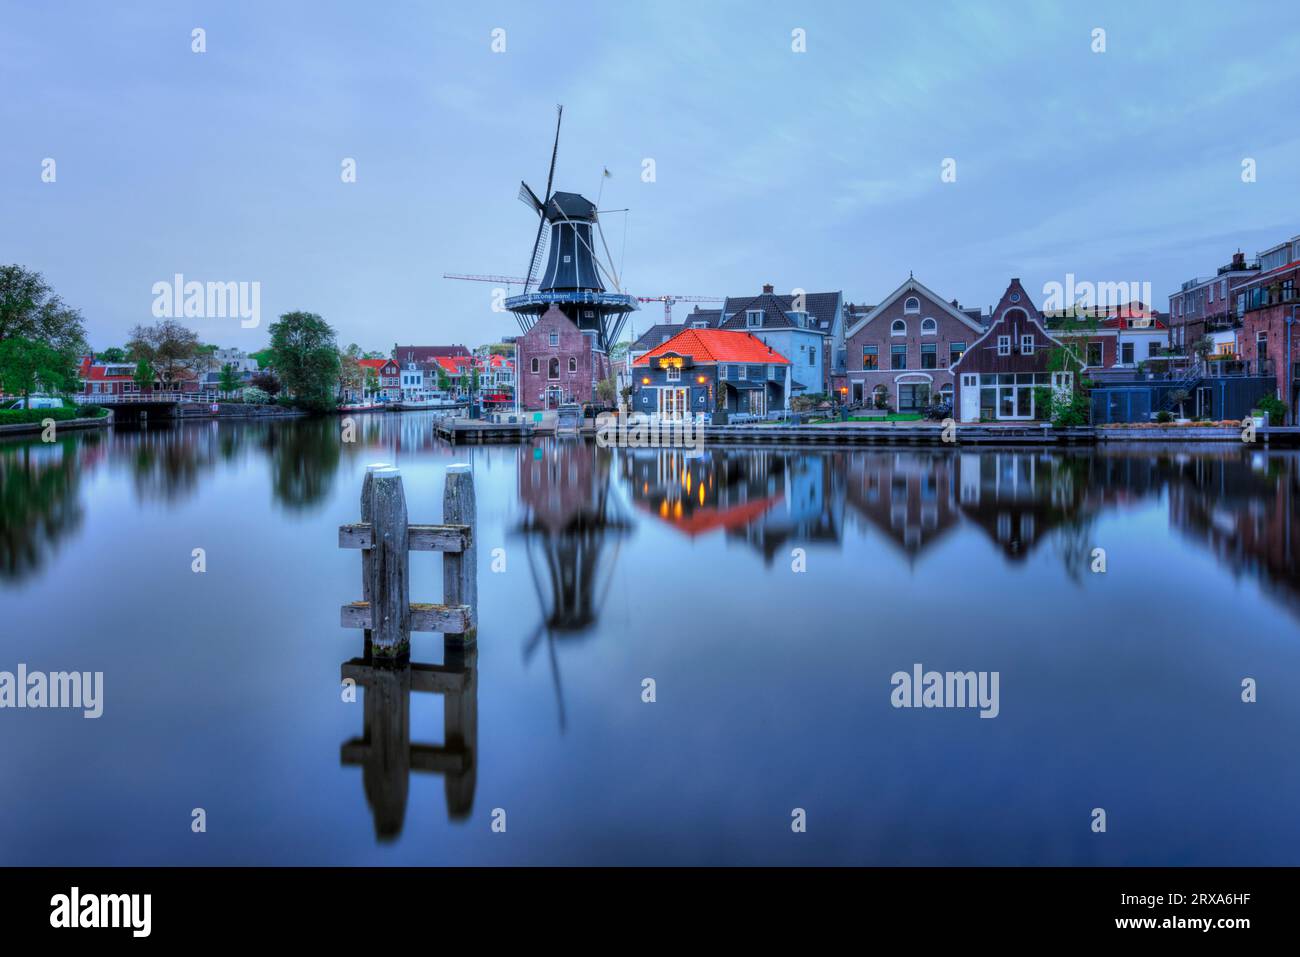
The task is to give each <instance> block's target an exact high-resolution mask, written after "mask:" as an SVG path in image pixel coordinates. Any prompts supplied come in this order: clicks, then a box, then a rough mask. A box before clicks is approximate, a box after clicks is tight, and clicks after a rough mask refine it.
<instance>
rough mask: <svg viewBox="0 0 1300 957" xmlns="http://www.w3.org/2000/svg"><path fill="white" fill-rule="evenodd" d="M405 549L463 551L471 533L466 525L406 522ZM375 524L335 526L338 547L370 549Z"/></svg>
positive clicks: (373, 543) (373, 540)
mask: <svg viewBox="0 0 1300 957" xmlns="http://www.w3.org/2000/svg"><path fill="white" fill-rule="evenodd" d="M407 529H408V538H407V545H406V547H407V549H408V550H409V551H412V552H463V551H465V550H466V549H468V548H469V546H470V542H471V540H472V536H473V532H472V531H471V530H470V527H469V526H468V525H408V526H407ZM374 547H375V527H374V525H373V524H371V523H370V522H353V523H352V524H350V525H340V526H339V548H374Z"/></svg>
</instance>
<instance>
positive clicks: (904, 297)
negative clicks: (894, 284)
mask: <svg viewBox="0 0 1300 957" xmlns="http://www.w3.org/2000/svg"><path fill="white" fill-rule="evenodd" d="M850 315H851V316H852V317H853V319H852V324H851V325H850V326H849V328H848V329H847V330H846V342H847V349H848V360H847V366H848V369H847V373H846V378H847V382H846V387H847V389H848V391H847V393H844V395H845V396H846V398H847V400H848V401H849V403H850V404H853V405H872V406H874V407H876V408H886V407H889V408H895V409H897V410H898V411H899V412H920V411H922V410H923V409H925V408H926V406H928V405H931V404H932V403H933V402H935V401H938V400H939V399H940V398H947V399H951V398H952V394H953V377H952V374H951V373H950V372H949V368H950V366H951V365H952V364H953V363H954V362H956V361H958V360H959V359H960V358H961V357H962V355H963V354H964V353H965V352H966V350H967V348H969V346H970V345H971V343H972V342H974V341H975V340H976V339H977V338H979V337H980V336H981V335H982V334H983V332H984V327H983V325H982V324H981V323H980V320H979V311H978V310H969V309H962V308H961V306H960V305H958V304H957V303H956V302H955V301H954V302H948V301H946V300H944V298H943V297H942V296H939V295H937V294H936V293H934V292H932V291H931V290H930V289H928V288H927V287H926V286H925V285H923V284H922V283H921V282H920V280H918V279H916V278H914V277H911V276H909V277H908V278H907V280H906V281H905V282H903V284H902V285H900V286H899V287H898V288H897V289H895V290H894V291H893V292H892V293H890V294H889V295H888V296H887V297H886V298H885V299H884V300H882V301H881V302H880V304H879V305H877V306H874V307H872V308H870V309H869V310H867V311H866V312H862V311H859V310H853V311H851V312H850Z"/></svg>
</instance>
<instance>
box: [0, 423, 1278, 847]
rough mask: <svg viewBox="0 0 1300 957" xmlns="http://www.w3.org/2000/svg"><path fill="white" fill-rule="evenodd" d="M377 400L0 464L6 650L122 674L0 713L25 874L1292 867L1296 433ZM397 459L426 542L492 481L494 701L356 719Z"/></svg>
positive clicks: (481, 536)
mask: <svg viewBox="0 0 1300 957" xmlns="http://www.w3.org/2000/svg"><path fill="white" fill-rule="evenodd" d="M358 421H359V427H358V432H357V436H356V439H357V440H356V441H355V442H351V443H345V442H342V441H341V440H340V431H339V425H340V423H339V422H338V421H337V420H332V419H327V420H314V421H309V420H298V421H288V422H274V423H272V422H246V423H239V422H226V423H217V422H203V423H187V424H183V425H179V426H176V427H172V428H166V427H163V428H158V429H154V430H149V431H127V430H117V431H109V432H104V433H99V432H86V433H79V434H68V435H65V436H64V437H62V438H60V439H59V440H58V441H57V442H54V443H50V444H43V443H41V442H39V441H7V442H4V443H3V444H0V605H2V607H0V611H2V613H3V614H2V616H0V621H3V622H4V626H3V630H2V631H0V670H3V671H10V672H13V671H15V670H16V669H17V667H18V665H19V664H20V663H21V664H25V665H26V667H27V669H29V670H41V671H45V672H54V671H66V670H77V671H89V672H95V671H101V672H103V676H104V677H103V683H104V691H103V714H102V716H101V717H99V718H98V719H86V718H83V716H82V714H81V713H80V712H78V711H69V710H50V709H45V710H39V709H22V710H18V709H5V710H3V711H0V723H2V724H3V732H2V733H0V766H2V767H3V768H4V771H5V773H4V775H3V778H2V779H0V864H5V865H15V864H68V865H74V864H75V865H91V864H164V863H166V864H188V863H210V864H299V863H302V864H505V863H519V864H543V863H562V864H570V863H573V864H576V863H586V864H625V863H643V864H758V863H787V864H798V863H827V864H1004V865H1011V864H1083V865H1089V864H1097V865H1102V864H1107V865H1111V864H1113V865H1120V864H1136V865H1142V864H1208V865H1230V864H1240V865H1247V864H1252V865H1281V864H1290V865H1294V864H1297V863H1300V829H1298V828H1297V826H1296V823H1295V822H1296V808H1297V807H1298V806H1300V762H1298V761H1297V759H1296V757H1295V751H1296V740H1297V732H1298V731H1300V629H1298V628H1297V620H1298V618H1300V574H1298V573H1297V563H1298V561H1300V460H1298V459H1297V456H1296V454H1295V453H1290V452H1269V451H1265V450H1256V449H1253V448H1250V447H1242V446H1238V445H1231V446H1230V445H1226V444H1225V445H1214V446H1210V445H1206V446H1200V447H1169V448H1161V449H1158V450H1153V449H1150V448H1142V449H1114V448H1106V449H1101V450H1091V449H1071V450H1042V449H1033V450H1015V449H1001V450H999V449H981V450H978V451H970V452H964V451H960V450H950V449H941V448H935V449H907V450H904V449H895V448H888V449H885V448H881V449H862V448H858V449H852V450H844V451H835V450H812V451H809V450H802V449H800V450H789V451H782V450H779V449H770V448H764V449H759V450H746V449H741V448H734V447H726V448H716V449H710V448H706V449H705V450H704V452H703V454H702V455H700V456H698V457H695V458H690V457H687V456H686V455H684V454H683V453H682V452H681V451H678V450H635V451H627V450H609V449H601V448H597V447H595V446H594V445H592V444H589V443H588V444H584V443H583V442H581V441H578V440H564V441H558V442H557V441H554V440H549V439H548V440H544V441H539V442H537V443H535V444H530V445H525V446H499V447H492V446H486V447H477V448H464V449H457V450H453V449H451V448H449V447H448V446H446V445H445V444H442V443H439V442H438V441H436V440H435V439H434V438H433V437H432V434H431V429H430V425H431V420H430V419H429V417H428V416H425V415H421V414H403V415H400V416H399V415H392V414H390V415H387V416H385V415H372V416H368V417H361V418H360V419H359V420H358ZM380 460H386V461H394V462H396V463H397V464H399V465H400V466H401V468H402V471H403V475H404V477H405V483H406V493H407V504H408V508H409V512H410V516H411V520H412V521H413V522H437V521H439V520H440V519H441V500H442V480H443V474H444V471H445V469H446V467H447V466H448V465H449V464H452V463H454V462H460V461H468V462H470V463H472V466H473V471H474V475H475V481H476V488H477V496H478V514H479V526H480V527H479V529H478V539H477V541H478V560H479V597H480V609H479V621H480V624H479V642H478V651H477V655H476V656H473V657H472V658H471V659H469V660H468V662H467V666H468V667H469V668H471V669H472V671H473V675H472V678H473V680H472V681H471V680H467V681H466V682H464V684H463V687H464V688H465V695H467V696H468V699H472V700H468V699H467V698H462V699H461V700H458V701H456V702H449V701H448V699H447V698H446V697H445V696H444V695H441V694H438V693H433V692H429V691H420V690H410V689H409V682H408V684H407V685H405V686H403V685H400V683H399V685H398V686H395V687H397V691H396V692H394V690H393V688H391V687H390V688H389V689H388V691H387V692H386V694H385V695H384V697H383V700H382V702H381V701H380V699H379V698H378V697H377V698H376V699H375V702H374V703H372V706H371V707H369V708H367V707H366V705H365V699H366V692H364V691H362V692H360V693H359V694H358V695H357V696H356V700H355V701H350V700H345V699H347V698H348V697H349V695H348V693H347V688H346V687H345V686H344V685H343V684H341V681H340V669H341V667H342V666H343V664H344V663H345V662H348V661H349V660H350V659H352V658H354V657H356V656H357V655H359V654H360V653H361V638H360V633H358V632H355V631H348V630H344V629H342V628H341V627H340V626H339V607H340V605H341V604H343V603H345V602H348V601H352V600H354V599H358V598H360V597H361V596H360V571H359V564H360V563H359V557H358V553H357V552H355V551H344V550H341V549H339V548H338V547H337V543H338V535H337V527H338V526H339V525H340V524H343V523H347V522H353V521H356V520H357V519H358V515H359V505H358V494H359V489H360V483H361V477H362V474H363V471H364V466H365V464H366V463H368V462H373V461H380ZM195 549H202V550H203V552H202V554H203V557H204V561H205V564H206V570H205V571H202V572H195V571H194V570H193V566H194V562H195V558H194V554H195ZM1099 550H1100V551H1099ZM438 561H439V559H438V557H437V556H436V555H433V554H417V555H414V556H413V557H412V568H411V572H412V588H411V591H412V596H411V597H412V600H413V601H438V600H440V597H441V570H440V568H439V565H438ZM1102 562H1104V569H1105V570H1104V571H1102V570H1101V565H1102ZM414 657H415V658H416V659H417V660H420V661H425V662H435V663H436V662H440V661H441V660H442V648H441V642H440V641H439V640H438V639H437V638H436V636H432V635H417V636H415V638H414ZM914 665H921V666H922V667H923V668H924V669H925V670H927V671H928V670H931V669H933V670H937V671H939V672H947V671H960V672H966V671H975V672H988V673H997V675H998V676H999V683H998V694H999V701H998V707H997V715H996V717H995V718H993V719H992V720H985V719H982V718H981V716H980V712H979V710H978V709H975V708H969V707H967V708H961V707H953V708H910V709H909V708H895V707H894V706H893V705H892V704H891V694H892V692H893V690H894V688H893V685H892V684H891V676H893V675H894V674H895V673H896V672H900V671H901V672H905V673H908V674H910V673H911V672H912V670H913V666H914ZM1248 678H1249V679H1254V682H1255V684H1256V687H1257V699H1258V700H1257V701H1254V702H1252V703H1247V702H1243V700H1242V696H1243V680H1244V679H1248ZM646 679H653V697H654V701H653V702H647V701H645V700H643V697H644V696H648V692H646V691H645V690H644V689H645V688H646V687H647V685H646V683H645V681H646ZM454 709H460V710H459V711H457V712H456V713H457V714H460V715H462V716H464V715H470V716H471V717H472V720H471V721H470V722H469V724H468V728H469V733H468V734H467V733H465V726H463V725H461V722H460V721H457V724H458V730H457V733H456V735H455V738H456V740H455V742H454V744H455V747H452V746H451V743H450V742H448V741H447V740H446V737H445V732H446V725H447V722H448V720H449V715H451V713H452V711H453V710H454ZM407 722H409V726H408V724H407ZM408 739H409V740H408ZM394 741H396V747H397V750H400V751H402V752H403V754H404V755H405V754H406V747H407V745H408V744H409V757H406V758H404V759H403V760H402V761H398V762H397V764H396V770H395V769H394V766H393V762H392V761H391V760H389V761H388V762H387V763H385V758H384V756H383V755H384V754H388V755H389V756H390V758H391V755H392V754H394V753H396V751H395V750H394V747H393V745H394ZM381 744H382V745H384V747H382V748H381V747H380V745H381ZM385 748H387V750H385ZM376 755H378V757H376ZM406 761H409V763H410V770H409V773H408V772H407V770H406V768H405V763H406ZM198 808H201V809H203V812H204V816H205V819H206V830H205V831H202V832H196V831H195V830H193V829H192V820H193V816H192V815H193V812H194V810H195V809H198ZM1098 808H1100V809H1103V810H1104V811H1105V820H1106V830H1105V832H1104V833H1096V832H1094V830H1093V822H1094V820H1095V817H1096V815H1095V814H1094V809H1098ZM497 809H499V810H500V811H501V812H503V813H501V814H494V811H496V810H497ZM796 809H802V810H803V812H804V815H805V816H806V823H807V827H806V831H805V832H803V833H796V832H795V831H793V830H792V827H791V822H792V820H794V818H793V817H792V815H794V814H795V813H796ZM494 819H496V820H499V821H504V822H505V830H504V832H501V831H499V830H494V829H493V826H492V825H493V821H494Z"/></svg>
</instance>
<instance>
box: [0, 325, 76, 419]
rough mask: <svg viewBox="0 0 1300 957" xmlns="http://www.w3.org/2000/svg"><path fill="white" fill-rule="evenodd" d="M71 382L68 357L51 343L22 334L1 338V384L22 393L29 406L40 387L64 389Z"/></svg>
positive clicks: (55, 389)
mask: <svg viewBox="0 0 1300 957" xmlns="http://www.w3.org/2000/svg"><path fill="white" fill-rule="evenodd" d="M67 382H68V364H67V360H66V358H65V357H64V356H63V355H62V354H61V353H60V352H58V351H57V350H55V349H54V348H52V347H51V346H48V345H46V344H45V343H44V342H35V341H33V340H31V339H26V338H23V337H20V336H15V337H12V338H9V339H5V340H4V341H3V342H0V384H3V386H4V390H5V391H6V392H8V393H9V394H10V395H21V396H22V397H23V406H24V407H25V408H31V394H32V393H33V392H35V391H37V389H38V388H40V389H45V390H48V391H53V392H61V391H63V390H64V389H65V388H66V387H67V385H66V384H67Z"/></svg>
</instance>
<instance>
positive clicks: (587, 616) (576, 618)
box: [515, 439, 632, 729]
mask: <svg viewBox="0 0 1300 957" xmlns="http://www.w3.org/2000/svg"><path fill="white" fill-rule="evenodd" d="M517 454H518V495H519V501H520V502H521V503H522V504H523V506H524V517H523V520H522V522H520V524H519V525H518V527H517V528H516V530H515V531H516V534H517V535H519V536H520V537H522V538H523V540H524V543H525V546H526V552H527V555H528V568H529V573H530V575H531V577H532V582H533V587H534V589H535V591H536V594H537V604H538V608H539V610H540V613H541V620H540V622H538V624H537V626H536V628H535V629H534V630H533V632H532V634H531V635H530V636H529V638H528V639H527V640H526V641H525V643H524V660H525V661H528V660H530V659H531V658H532V657H533V655H534V654H535V653H536V652H537V650H538V648H539V647H541V645H542V644H543V642H544V643H545V646H546V652H547V657H548V659H549V662H550V668H551V677H552V681H553V682H554V685H555V696H556V702H557V708H558V710H559V720H560V727H561V729H563V728H564V726H565V712H564V694H563V687H562V685H561V682H560V669H559V662H558V660H557V658H556V642H557V641H573V640H575V639H580V638H582V637H583V636H584V635H586V634H587V633H588V632H589V631H590V630H591V627H592V625H593V624H594V623H595V621H596V619H597V617H598V616H599V615H600V610H601V607H602V606H603V605H604V602H605V598H606V596H607V594H608V592H609V586H610V583H611V581H612V580H613V572H614V567H615V564H616V563H617V561H618V553H619V548H620V545H621V542H622V540H623V538H624V537H625V536H626V535H627V534H628V533H629V532H630V531H631V529H632V522H631V521H630V519H629V517H628V516H627V514H626V510H625V508H624V507H623V505H622V502H621V500H620V499H619V497H618V495H617V493H616V492H615V491H614V489H613V486H612V483H611V481H610V469H611V464H612V461H613V453H612V451H611V450H610V449H608V448H602V447H600V446H598V445H596V444H595V443H593V442H584V441H582V440H580V439H568V440H556V441H549V442H539V443H536V444H534V445H531V446H524V447H521V448H520V449H519V450H518V452H517ZM611 542H612V543H613V553H612V554H610V553H608V551H607V546H608V545H609V544H610V543H611Z"/></svg>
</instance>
